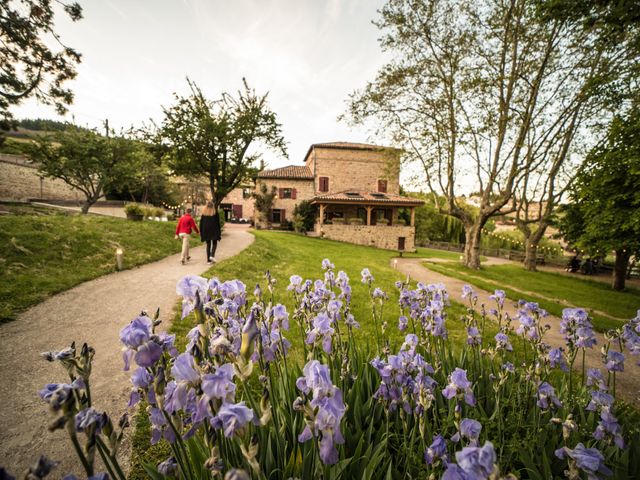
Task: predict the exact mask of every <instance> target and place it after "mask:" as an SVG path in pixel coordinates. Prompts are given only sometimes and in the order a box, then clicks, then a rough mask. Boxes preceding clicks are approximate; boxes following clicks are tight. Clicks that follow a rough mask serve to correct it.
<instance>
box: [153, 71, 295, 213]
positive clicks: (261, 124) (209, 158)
mask: <svg viewBox="0 0 640 480" xmlns="http://www.w3.org/2000/svg"><path fill="white" fill-rule="evenodd" d="M188 82H189V87H190V89H191V94H190V95H189V96H186V97H181V96H178V95H176V96H175V99H176V103H175V104H174V105H173V106H171V107H168V108H165V109H164V120H163V122H162V125H161V126H160V129H159V131H158V135H157V139H158V141H159V142H160V143H161V144H162V145H164V147H166V149H167V155H168V161H169V166H170V167H171V169H172V170H173V172H174V173H175V174H176V175H183V176H185V177H190V178H194V177H205V178H207V179H208V181H209V188H210V191H211V196H212V199H213V202H214V205H215V207H216V208H218V206H219V205H220V202H221V201H222V199H223V198H224V197H225V196H226V195H227V194H228V193H229V192H230V191H231V190H233V189H234V188H236V187H237V186H238V185H240V184H241V183H242V182H243V181H245V180H246V178H247V177H248V176H249V175H250V174H251V173H252V171H253V170H252V167H254V164H255V162H256V161H257V160H258V158H259V156H260V155H259V153H257V152H255V150H252V149H255V148H257V147H258V146H259V145H265V146H267V147H270V148H273V149H275V150H276V151H279V152H281V153H282V154H283V155H285V156H286V153H287V152H286V144H285V141H284V138H283V136H282V130H281V126H280V124H279V123H278V121H277V118H276V114H275V113H274V112H273V111H271V109H270V108H269V106H268V104H267V96H268V94H265V95H257V94H256V92H255V90H253V89H251V88H250V87H249V86H248V84H247V82H246V81H244V80H243V89H242V90H241V91H239V92H238V93H237V95H236V96H233V95H231V94H228V93H223V94H222V95H221V97H220V98H219V99H217V100H214V101H210V100H208V99H207V98H206V97H205V96H204V94H203V93H202V91H201V90H200V88H198V86H197V85H196V84H195V83H194V82H192V81H190V80H188Z"/></svg>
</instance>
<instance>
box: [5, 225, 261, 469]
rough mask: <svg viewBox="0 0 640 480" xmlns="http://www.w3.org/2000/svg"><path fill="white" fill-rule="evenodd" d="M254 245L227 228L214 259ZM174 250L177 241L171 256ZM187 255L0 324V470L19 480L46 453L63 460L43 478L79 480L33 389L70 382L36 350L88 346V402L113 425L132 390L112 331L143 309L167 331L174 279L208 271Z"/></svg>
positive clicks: (71, 293)
mask: <svg viewBox="0 0 640 480" xmlns="http://www.w3.org/2000/svg"><path fill="white" fill-rule="evenodd" d="M253 240H254V236H253V235H251V234H250V233H248V231H247V228H246V226H241V225H233V224H227V225H226V226H225V229H224V233H223V235H222V241H221V242H220V243H219V245H218V251H217V252H216V259H217V260H224V259H225V258H229V257H231V256H233V255H236V254H237V253H239V252H240V251H242V250H244V249H245V248H247V247H248V246H249V245H250V244H251V243H252V242H253ZM179 249H180V246H179V244H178V242H176V251H179ZM191 257H192V258H191V261H190V262H189V264H188V265H181V264H180V255H179V254H176V255H172V256H170V257H167V258H165V259H163V260H160V261H158V262H155V263H151V264H148V265H144V266H142V267H139V268H135V269H132V270H127V271H123V272H118V273H114V274H110V275H106V276H104V277H100V278H98V279H95V280H92V281H89V282H86V283H83V284H81V285H79V286H77V287H75V288H73V289H71V290H68V291H67V292H63V293H61V294H59V295H55V296H54V297H51V298H50V299H48V300H46V301H44V302H43V303H41V304H39V305H36V306H35V307H33V308H31V309H29V310H27V311H26V312H24V313H23V314H22V315H20V316H19V317H18V319H17V320H15V321H14V322H11V323H7V324H4V325H0V339H1V342H2V346H1V348H0V380H1V384H2V391H3V395H2V396H3V399H2V400H3V401H2V408H1V409H0V466H4V467H6V468H7V469H8V471H9V472H11V473H13V474H14V475H15V476H16V477H18V478H22V472H23V471H24V470H25V469H26V468H27V467H28V465H30V464H32V463H33V462H34V461H35V460H36V459H37V458H38V457H39V455H41V454H45V455H47V457H49V458H50V459H53V460H58V461H61V464H60V465H59V466H58V467H57V468H56V469H55V470H54V472H53V474H52V475H51V476H50V477H49V478H53V479H55V478H62V476H64V475H65V474H66V473H75V474H77V475H79V477H80V478H84V475H83V472H81V471H80V469H79V468H78V462H77V460H76V457H75V453H74V452H73V449H72V447H71V443H70V441H69V439H68V437H67V434H66V432H62V431H60V430H58V431H56V432H53V433H49V432H48V431H47V425H48V424H49V422H50V420H51V416H50V414H49V412H48V409H47V406H46V404H45V403H44V402H43V401H42V400H40V398H39V397H38V394H37V392H38V391H39V390H40V389H42V388H43V387H44V385H45V384H47V383H52V382H64V381H68V377H67V378H65V377H66V374H65V372H64V371H63V369H62V367H61V366H59V365H57V364H51V363H48V362H46V361H45V360H44V359H42V358H41V357H40V352H44V351H49V350H61V349H63V348H65V347H67V346H69V345H70V344H71V342H72V341H73V340H75V341H76V343H77V344H80V345H82V343H83V342H88V343H89V344H90V345H91V346H93V347H94V348H95V349H96V355H95V357H94V364H93V365H94V367H93V372H92V376H91V379H92V385H91V391H92V397H93V403H94V406H95V407H96V409H98V410H106V411H107V412H108V413H109V414H110V415H111V417H112V418H113V419H114V421H115V422H117V420H118V418H119V417H120V415H121V414H122V413H123V412H124V410H125V408H126V403H127V398H128V392H129V390H130V388H131V384H130V382H129V374H128V373H126V372H123V371H122V366H123V363H122V356H121V347H120V342H119V338H118V333H119V331H120V329H121V328H122V327H124V326H125V325H126V324H127V323H128V322H129V321H130V320H132V319H133V318H134V317H135V316H136V315H137V314H138V313H139V312H140V311H141V310H142V309H146V310H147V311H149V312H155V310H156V308H158V307H160V318H161V319H162V320H164V321H165V322H164V323H163V324H162V325H163V326H165V327H166V326H167V321H168V320H169V319H170V318H171V317H172V312H173V307H174V305H175V303H176V293H175V288H176V282H177V281H178V280H179V279H180V278H182V277H183V276H184V275H187V274H201V273H203V272H204V271H206V270H207V269H208V265H207V264H206V261H205V251H204V247H203V246H201V247H197V248H195V249H192V251H191ZM34 282H37V278H36V279H34ZM127 450H128V445H125V451H123V452H122V453H121V455H119V457H120V458H121V459H123V460H125V461H128V457H129V456H128V452H127ZM96 457H97V455H96Z"/></svg>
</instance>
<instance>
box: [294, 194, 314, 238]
mask: <svg viewBox="0 0 640 480" xmlns="http://www.w3.org/2000/svg"><path fill="white" fill-rule="evenodd" d="M317 215H318V208H317V207H316V206H315V205H313V204H312V203H311V201H310V200H303V201H302V202H300V203H298V204H297V205H296V206H295V207H294V209H293V228H294V230H295V231H296V232H298V233H305V234H306V233H307V232H309V231H311V230H313V226H314V224H315V222H316V216H317Z"/></svg>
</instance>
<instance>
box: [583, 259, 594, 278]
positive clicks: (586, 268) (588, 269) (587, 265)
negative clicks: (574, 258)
mask: <svg viewBox="0 0 640 480" xmlns="http://www.w3.org/2000/svg"><path fill="white" fill-rule="evenodd" d="M582 273H584V274H585V275H593V273H594V268H593V260H592V259H591V258H587V259H586V260H585V261H584V263H583V264H582Z"/></svg>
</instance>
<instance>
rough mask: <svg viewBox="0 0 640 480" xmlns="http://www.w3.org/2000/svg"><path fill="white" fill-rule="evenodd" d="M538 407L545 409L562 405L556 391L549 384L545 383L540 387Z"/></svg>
mask: <svg viewBox="0 0 640 480" xmlns="http://www.w3.org/2000/svg"><path fill="white" fill-rule="evenodd" d="M537 405H538V406H539V407H540V408H541V409H543V410H548V409H549V408H552V407H553V408H557V407H561V406H562V403H561V402H560V400H559V399H558V397H557V396H556V391H555V389H554V388H553V387H552V386H551V385H550V384H549V383H547V382H543V383H541V384H540V386H539V387H538V401H537Z"/></svg>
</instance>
